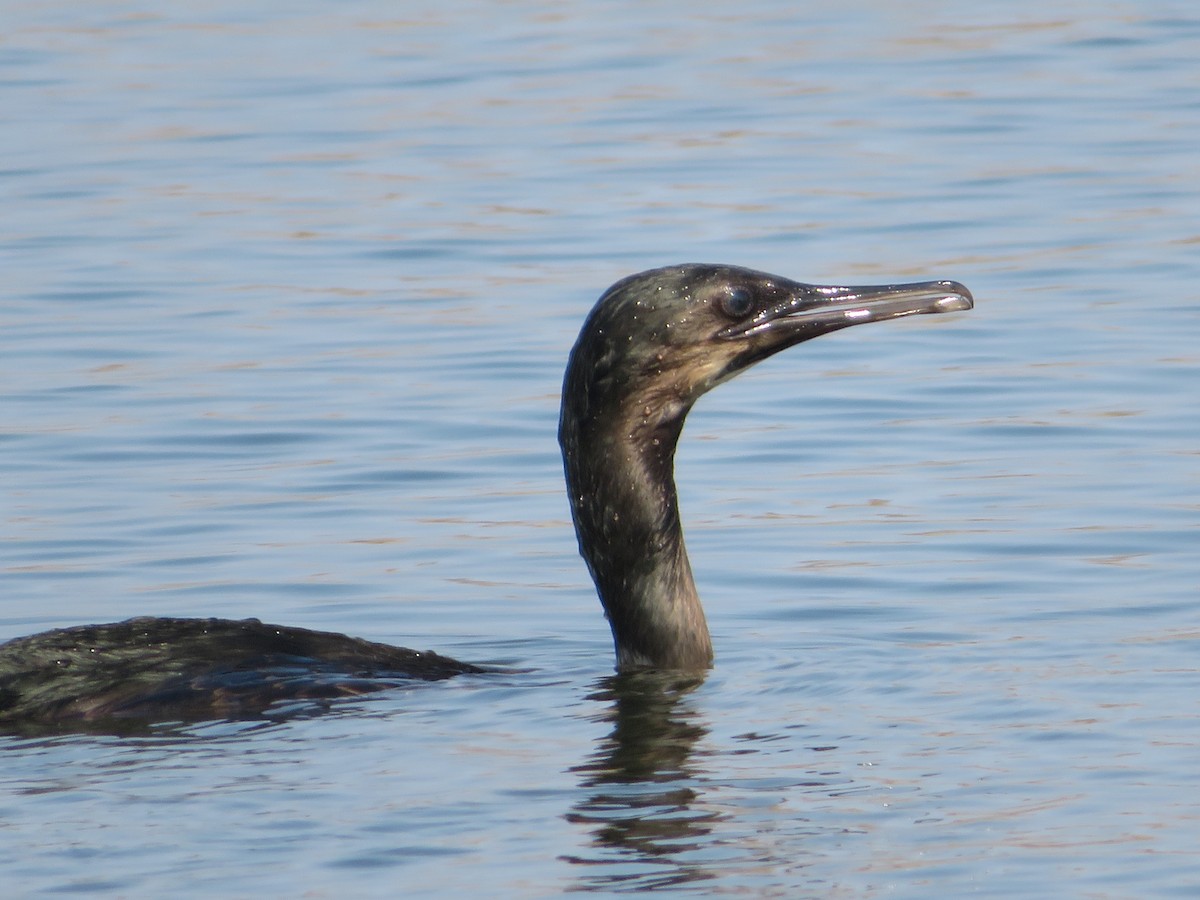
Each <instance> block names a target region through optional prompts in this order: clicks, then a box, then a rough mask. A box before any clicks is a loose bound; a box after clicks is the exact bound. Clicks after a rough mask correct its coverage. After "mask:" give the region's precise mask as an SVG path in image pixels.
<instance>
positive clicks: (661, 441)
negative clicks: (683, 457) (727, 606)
mask: <svg viewBox="0 0 1200 900" xmlns="http://www.w3.org/2000/svg"><path fill="white" fill-rule="evenodd" d="M577 396H578V395H577ZM604 406H605V405H604V404H600V405H599V406H596V405H591V406H590V407H589V408H588V409H587V410H580V409H578V408H576V407H575V406H574V405H573V404H572V403H571V398H570V396H569V395H568V396H567V398H566V399H565V400H564V404H563V418H562V423H561V428H560V440H561V442H562V446H563V460H564V465H565V469H566V476H567V488H568V493H569V495H570V499H571V511H572V514H573V516H574V520H575V530H576V534H577V535H578V537H579V549H580V553H581V554H582V555H583V557H584V559H585V560H586V561H587V564H588V568H589V569H590V570H591V573H592V578H593V580H594V581H595V582H596V588H597V591H598V592H599V595H600V602H601V603H602V604H603V605H604V610H605V613H606V615H607V617H608V621H609V624H610V625H611V626H612V632H613V640H614V643H615V645H616V652H617V667H618V669H621V670H626V669H632V668H637V667H640V666H653V667H657V668H671V669H686V670H699V669H706V668H708V667H709V666H710V665H711V664H712V642H711V640H710V638H709V634H708V624H707V622H706V621H705V618H704V609H703V607H702V606H701V604H700V598H699V595H698V594H697V593H696V584H695V581H694V580H693V578H692V568H691V564H690V563H689V562H688V556H687V550H686V548H685V547H684V541H683V529H682V528H681V526H680V520H679V502H678V498H677V494H676V490H675V479H674V460H675V446H676V444H677V443H678V440H679V434H680V431H681V430H682V428H683V418H684V415H685V414H686V409H685V410H682V411H679V412H677V414H671V415H666V416H662V415H651V414H650V413H651V410H652V407H651V405H649V404H641V403H625V404H621V405H619V406H617V407H615V408H614V407H609V408H608V410H605V409H604ZM631 410H632V412H630V411H631ZM657 412H660V413H661V410H657Z"/></svg>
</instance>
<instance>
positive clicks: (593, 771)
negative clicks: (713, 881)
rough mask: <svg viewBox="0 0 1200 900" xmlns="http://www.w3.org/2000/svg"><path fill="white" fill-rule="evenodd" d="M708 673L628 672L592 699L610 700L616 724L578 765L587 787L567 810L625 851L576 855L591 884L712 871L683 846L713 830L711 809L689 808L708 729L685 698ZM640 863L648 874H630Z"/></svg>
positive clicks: (675, 879)
mask: <svg viewBox="0 0 1200 900" xmlns="http://www.w3.org/2000/svg"><path fill="white" fill-rule="evenodd" d="M702 681H703V675H701V674H696V675H684V674H680V673H678V672H676V673H670V672H662V671H650V670H643V671H640V672H628V673H622V674H619V675H612V676H609V677H607V678H604V679H601V681H600V683H599V687H598V690H597V691H596V692H594V693H593V694H592V695H591V696H590V697H589V698H588V699H589V700H593V701H598V702H600V703H603V704H604V705H605V707H606V708H605V713H606V716H607V718H608V719H610V720H611V721H612V731H611V732H610V733H609V734H608V735H606V736H605V737H604V738H602V739H601V740H600V741H599V742H598V744H597V746H596V750H595V752H594V753H593V754H592V755H591V758H590V759H589V760H588V761H587V762H585V763H584V764H583V765H581V766H579V767H577V768H576V769H574V771H575V772H576V773H577V774H578V775H579V776H580V779H581V783H582V785H583V787H584V788H587V789H590V790H589V791H587V795H586V796H585V797H583V798H581V799H580V800H579V802H578V803H576V804H575V807H574V809H572V811H571V813H570V815H569V817H568V818H569V819H570V821H571V822H573V823H582V824H583V825H585V827H588V828H589V829H590V830H591V834H592V838H593V842H594V844H595V845H596V846H597V847H600V848H613V849H615V850H617V851H619V852H618V855H617V856H615V857H610V856H608V855H607V854H605V855H603V856H596V857H593V858H587V857H586V856H584V857H580V858H579V861H580V862H583V863H586V864H587V865H586V868H585V869H583V870H581V878H583V879H584V881H585V883H586V884H587V886H589V887H591V888H593V889H596V888H608V887H618V888H620V889H621V890H625V891H628V890H630V889H631V888H632V887H634V886H636V887H646V888H652V887H655V886H663V885H666V884H676V885H677V884H682V883H685V882H690V881H695V880H699V879H705V878H711V877H712V873H711V872H709V871H706V870H705V869H704V868H702V867H701V866H700V865H698V864H697V863H696V862H695V859H694V857H693V856H692V854H689V853H687V852H686V851H687V850H688V849H689V848H694V847H696V846H699V845H700V844H701V843H703V842H704V841H705V836H706V835H707V834H708V833H709V831H710V829H711V824H710V821H709V820H710V818H711V815H712V814H711V813H707V812H703V811H699V812H694V811H693V807H694V806H695V805H696V803H697V801H698V800H699V797H700V794H699V791H700V790H701V787H700V785H701V781H700V780H699V779H697V778H695V777H694V776H693V772H692V771H691V770H692V765H691V764H690V763H689V760H690V759H691V756H692V751H693V748H694V747H695V745H696V742H697V741H698V740H699V739H700V738H702V737H703V736H704V735H705V734H706V733H707V729H706V728H705V727H704V726H703V725H701V724H699V723H698V722H697V721H696V720H697V718H698V716H697V714H696V712H695V710H694V709H693V708H692V707H691V706H690V704H687V703H681V702H680V701H681V700H682V699H683V698H684V697H685V696H686V694H687V693H688V692H689V691H691V690H692V689H693V688H695V687H696V686H697V685H699V684H700V683H701V682H702ZM701 805H702V801H701ZM610 863H615V864H616V867H617V870H616V871H614V870H613V869H612V868H611V866H610V865H609V864H610ZM637 863H642V864H644V865H645V867H646V868H645V872H646V873H648V874H647V876H646V877H645V878H640V879H639V878H638V877H637V876H636V875H634V876H633V880H632V882H631V874H630V873H631V869H630V865H631V864H637ZM633 871H636V869H635V870H633Z"/></svg>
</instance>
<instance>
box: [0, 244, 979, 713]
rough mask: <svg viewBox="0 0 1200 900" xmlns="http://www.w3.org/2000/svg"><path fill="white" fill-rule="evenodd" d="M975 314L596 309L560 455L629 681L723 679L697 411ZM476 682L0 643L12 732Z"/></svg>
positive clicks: (820, 306)
mask: <svg viewBox="0 0 1200 900" xmlns="http://www.w3.org/2000/svg"><path fill="white" fill-rule="evenodd" d="M972 305H973V300H972V297H971V294H970V292H969V291H968V290H967V289H966V288H965V287H963V286H962V285H961V284H958V283H957V282H952V281H931V282H922V283H919V284H904V285H883V286H872V287H842V286H818V285H809V284H803V283H800V282H794V281H790V280H788V279H786V278H780V277H778V276H774V275H768V274H766V273H763V272H757V271H754V270H751V269H744V268H740V267H736V266H719V265H704V264H688V265H680V266H670V267H666V268H661V269H653V270H650V271H648V272H642V273H640V274H637V275H632V276H630V277H628V278H625V279H622V280H621V281H618V282H617V283H616V284H614V285H613V286H612V287H611V288H609V290H608V291H606V292H605V293H604V295H603V296H601V298H600V300H599V301H598V302H597V303H596V305H595V307H594V308H593V309H592V311H591V313H590V314H589V316H588V318H587V320H586V321H585V322H584V325H583V328H582V329H581V331H580V333H579V338H578V340H577V341H576V343H575V346H574V348H573V349H572V351H571V354H570V359H569V362H568V365H567V371H566V375H565V377H564V381H563V392H562V408H561V416H560V420H559V442H560V444H561V447H562V454H563V464H564V470H565V475H566V482H567V493H568V498H569V501H570V505H571V513H572V518H573V520H574V523H575V529H576V534H577V536H578V539H579V549H580V553H581V555H582V556H583V558H584V560H585V561H586V563H587V566H588V569H589V571H590V572H591V575H592V578H593V580H594V582H595V584H596V589H597V593H598V595H599V598H600V601H601V603H602V605H603V607H604V611H605V614H606V616H607V617H608V621H609V625H610V626H611V628H612V633H613V640H614V645H615V649H616V659H617V667H618V669H621V670H629V669H636V668H642V667H654V668H660V669H675V670H682V671H690V672H697V671H703V670H705V669H707V668H708V667H709V666H710V665H711V664H712V660H713V649H712V641H711V639H710V637H709V631H708V625H707V623H706V621H705V616H704V609H703V607H702V606H701V604H700V598H699V595H698V593H697V591H696V585H695V582H694V580H693V578H692V570H691V565H690V563H689V561H688V555H687V550H686V548H685V546H684V540H683V529H682V526H681V522H680V516H679V504H678V498H677V493H676V489H675V479H674V459H675V448H676V444H677V443H678V441H679V436H680V433H681V431H682V429H683V423H684V419H685V418H686V416H687V413H688V411H689V410H690V409H691V408H692V405H693V404H694V403H695V402H696V400H697V399H698V398H699V397H700V396H702V395H703V394H704V393H705V392H707V391H709V390H711V389H712V388H713V387H715V386H716V385H718V384H720V383H721V382H723V381H725V380H727V379H729V378H732V377H734V376H735V375H737V374H738V373H739V372H741V371H743V370H744V369H746V368H748V367H749V366H751V365H753V364H754V363H756V362H759V361H761V360H763V359H766V358H767V357H769V356H772V355H773V354H775V353H778V352H779V351H781V350H784V349H786V348H788V347H792V346H795V345H796V344H799V343H802V342H803V341H806V340H810V339H811V338H814V337H818V336H819V335H822V334H827V333H829V332H832V331H837V330H839V329H842V328H847V327H849V326H851V325H856V324H861V323H863V322H871V321H881V320H884V319H890V318H898V317H900V316H907V315H916V314H930V313H942V312H950V311H955V310H964V309H970V308H971V307H972ZM481 671H483V670H482V669H480V668H479V667H476V666H473V665H470V664H468V663H460V662H457V661H456V660H452V659H448V658H447V657H442V656H438V655H437V654H432V653H418V652H416V651H412V650H406V649H403V648H396V647H390V646H388V645H384V644H376V643H371V642H368V641H362V640H359V639H357V638H350V637H346V636H345V635H341V634H332V633H328V632H316V631H309V630H307V629H300V628H289V627H286V626H278V625H265V624H263V623H261V622H258V621H257V620H255V619H248V620H241V621H234V620H227V619H174V618H154V617H145V618H137V619H130V620H128V621H125V622H118V623H113V624H108V625H89V626H80V627H76V628H66V629H59V630H55V631H48V632H44V633H42V634H38V635H33V636H31V637H26V638H18V639H16V640H13V641H10V642H8V643H7V644H4V645H0V728H13V727H16V726H18V725H19V724H20V723H28V722H42V723H64V722H66V723H70V722H95V721H106V720H110V719H121V718H139V719H153V720H156V721H157V720H163V719H191V720H198V719H204V718H214V717H216V718H240V717H244V716H247V715H253V714H256V713H258V712H261V711H262V710H264V709H266V708H267V707H268V706H269V705H271V704H272V703H275V702H276V701H279V700H282V699H296V698H314V697H331V696H340V695H345V694H359V693H363V692H365V691H368V690H377V689H379V688H382V687H386V686H389V685H391V684H394V683H396V681H397V680H398V679H410V678H417V679H425V680H435V679H440V678H447V677H450V676H452V675H457V674H465V673H470V672H481Z"/></svg>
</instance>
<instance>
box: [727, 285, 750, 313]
mask: <svg viewBox="0 0 1200 900" xmlns="http://www.w3.org/2000/svg"><path fill="white" fill-rule="evenodd" d="M753 308H754V297H753V296H751V294H750V292H749V291H748V290H746V289H745V288H732V289H731V290H730V291H729V292H728V293H727V294H723V295H722V296H721V312H723V313H725V315H727V316H729V318H731V319H741V318H743V317H745V316H746V314H747V313H749V312H750V310H751V309H753Z"/></svg>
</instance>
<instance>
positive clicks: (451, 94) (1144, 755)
mask: <svg viewBox="0 0 1200 900" xmlns="http://www.w3.org/2000/svg"><path fill="white" fill-rule="evenodd" d="M443 7H444V5H443ZM443 7H439V6H436V5H434V4H425V5H411V4H410V5H408V6H405V7H403V8H402V9H398V8H397V7H395V5H394V4H384V3H376V2H368V0H361V2H350V3H341V4H337V5H334V6H330V5H328V4H317V3H304V2H300V3H293V4H288V5H287V6H286V8H285V7H282V6H276V7H273V8H269V7H267V6H266V5H260V6H253V5H252V6H250V7H246V6H245V4H233V3H208V4H203V5H201V6H194V5H192V6H188V5H183V4H167V5H166V6H165V7H161V8H155V9H150V8H143V7H138V6H135V5H131V4H125V3H93V4H89V5H88V6H86V7H81V6H79V5H78V4H54V3H39V4H32V3H18V2H10V3H8V4H7V5H6V8H5V34H4V37H3V40H2V42H0V99H2V103H3V109H4V110H5V122H6V125H5V129H4V137H3V148H4V149H3V156H2V159H3V162H2V164H0V169H2V171H0V184H2V186H3V187H2V189H3V192H4V198H5V199H4V207H5V216H4V222H3V225H2V226H0V228H2V231H3V241H2V243H0V254H2V270H3V272H4V289H3V295H2V300H0V302H2V307H0V316H2V321H3V328H2V330H0V335H2V337H0V351H2V352H0V392H2V397H0V408H2V410H3V416H2V420H3V429H2V432H0V436H2V439H3V443H2V445H0V446H2V447H3V453H4V468H5V472H6V478H5V482H4V501H3V502H4V506H3V522H4V531H5V542H4V544H3V551H2V553H3V560H2V563H0V564H2V565H3V571H4V588H3V600H0V637H10V636H17V635H20V634H28V633H31V632H34V631H37V630H41V629H44V628H49V627H54V626H60V625H67V624H72V623H79V622H94V621H107V620H114V619H119V618H125V617H128V616H133V615H140V614H175V615H218V616H234V617H237V616H245V615H255V616H258V617H260V618H262V619H264V620H267V621H279V622H285V623H288V624H293V625H301V626H308V627H315V628H323V629H331V630H338V631H347V632H351V633H354V634H358V635H362V636H364V637H369V638H373V639H377V640H385V641H394V642H397V643H402V644H405V645H408V646H416V647H421V648H424V647H429V648H436V649H438V650H440V651H442V652H445V653H448V654H451V655H454V656H458V657H460V658H465V659H469V660H471V661H475V662H481V663H489V664H492V665H496V666H499V667H502V672H501V673H500V674H496V675H493V676H488V677H484V678H462V679H456V680H454V681H451V682H446V683H442V684H437V685H420V686H417V687H414V688H412V689H411V690H399V691H395V692H391V693H388V694H385V695H380V696H377V697H374V698H371V699H368V700H362V701H357V702H354V703H348V704H345V705H342V706H338V707H336V708H335V709H333V710H331V711H329V712H328V713H327V714H325V715H312V714H311V712H312V711H304V712H303V714H300V715H296V716H288V715H284V714H282V713H281V714H280V715H279V716H278V717H276V718H275V719H274V720H269V721H266V722H261V723H237V724H230V723H212V724H205V725H199V726H193V727H190V728H184V729H164V730H163V731H162V732H161V733H158V734H150V735H146V736H143V737H126V738H115V737H105V736H70V737H61V738H56V739H44V738H43V739H18V738H7V739H4V740H3V744H2V745H0V753H2V754H3V760H4V764H3V767H2V770H0V771H2V774H0V883H3V884H4V885H5V893H6V895H7V896H23V895H24V896H28V895H41V894H45V893H81V894H91V895H100V896H104V895H112V896H117V895H119V896H146V897H150V896H162V895H164V894H170V895H171V896H211V895H213V894H217V893H219V894H222V895H226V896H248V895H257V896H279V897H285V896H297V895H301V894H305V895H309V896H338V897H342V896H355V897H373V896H395V895H397V894H405V895H408V894H411V895H446V896H454V895H459V896H461V895H463V894H464V893H468V892H470V893H477V892H478V890H479V886H480V885H486V886H487V890H488V892H489V893H490V894H492V895H496V896H511V897H543V896H557V895H559V894H561V893H563V892H566V891H579V890H582V891H599V892H604V893H615V892H621V891H629V890H636V889H648V888H652V887H662V888H671V889H674V890H675V891H677V892H681V893H689V894H698V895H700V894H703V895H707V894H751V895H758V896H787V897H796V896H814V897H838V896H844V897H860V896H884V895H887V896H901V897H927V896H930V895H931V894H933V893H934V892H939V893H942V894H944V895H948V896H957V895H962V894H965V893H968V892H969V893H973V894H977V895H982V896H1004V897H1011V896H1022V895H1024V896H1046V895H1050V894H1053V895H1055V896H1059V895H1067V896H1096V897H1147V896H1193V895H1194V894H1195V892H1196V890H1197V888H1198V886H1200V863H1197V861H1196V853H1195V848H1196V845H1197V839H1198V838H1200V826H1198V824H1197V823H1198V818H1200V801H1198V800H1197V798H1198V797H1200V778H1198V777H1197V769H1196V765H1195V759H1196V752H1197V749H1198V747H1200V709H1198V708H1197V697H1198V696H1200V664H1198V662H1197V647H1198V643H1200V625H1198V619H1197V612H1198V610H1200V602H1198V600H1200V598H1198V597H1197V586H1198V581H1200V579H1198V578H1197V575H1198V574H1200V565H1198V564H1197V561H1196V553H1195V545H1196V539H1197V537H1198V525H1200V502H1198V500H1197V490H1196V489H1197V486H1198V485H1200V455H1198V451H1197V447H1200V415H1197V412H1198V403H1197V400H1196V397H1197V393H1196V387H1195V386H1196V384H1197V376H1198V375H1200V372H1198V370H1200V353H1198V352H1197V349H1196V348H1197V346H1200V344H1198V343H1197V338H1198V337H1200V304H1198V303H1197V298H1198V292H1197V287H1196V285H1197V283H1198V276H1200V264H1198V256H1197V249H1198V247H1200V227H1198V225H1197V223H1198V222H1200V187H1198V185H1200V157H1198V156H1197V154H1196V147H1197V146H1198V145H1200V102H1198V101H1197V99H1196V97H1197V89H1198V88H1200V63H1198V62H1197V60H1198V59H1200V52H1198V51H1200V19H1197V18H1196V15H1195V11H1194V9H1193V8H1192V7H1191V5H1190V4H1185V3H1172V2H1146V3H1132V2H1091V3H1083V2H1060V3H1055V4H1049V5H1047V4H1045V3H1036V4H1035V3H1032V2H1027V0H1018V2H1014V3H1007V4H1002V5H999V6H998V5H996V4H982V3H979V4H973V3H957V4H954V3H934V2H918V3H908V4H904V5H903V7H902V9H901V7H898V6H895V5H894V4H885V3H870V2H866V3H858V4H849V5H843V8H839V9H838V10H833V9H827V10H823V11H820V12H817V11H813V12H804V11H800V12H797V11H796V10H795V9H794V8H793V5H791V4H782V3H771V2H751V3H748V4H747V3H741V4H737V5H736V6H734V5H727V6H718V7H711V6H710V7H705V11H704V12H697V11H696V8H695V7H694V5H693V6H684V5H681V4H669V3H668V4H618V5H613V4H604V5H602V6H601V5H585V4H566V5H563V4H538V3H508V4H482V3H480V4H460V5H458V6H453V5H452V6H451V7H448V8H443ZM686 260H708V261H727V262H736V263H740V264H743V265H750V266H755V267H758V268H763V269H767V270H768V271H776V272H779V273H780V274H783V275H789V276H792V277H796V278H800V279H803V280H811V281H854V282H863V281H890V280H914V279H918V278H934V277H938V278H957V279H959V280H962V281H964V282H965V283H966V284H968V285H969V286H970V287H971V289H972V290H973V291H974V292H975V295H976V297H977V299H978V305H977V308H976V309H975V310H974V311H973V312H971V313H968V314H962V315H956V316H946V317H937V318H932V319H930V318H926V319H920V320H906V321H903V322H895V323H889V324H886V325H880V326H870V327H866V328H861V329H854V330H852V331H850V332H846V333H842V334H839V335H835V336H832V337H829V338H824V339H822V340H820V341H817V342H815V343H813V344H811V345H807V346H806V347H805V348H803V349H801V350H797V351H794V352H793V353H791V354H785V355H784V356H782V357H780V358H778V359H775V360H772V361H771V362H769V363H767V364H765V365H764V366H762V367H761V368H759V369H756V370H755V371H754V372H752V373H750V374H748V375H746V376H744V377H743V378H741V379H739V380H738V381H737V382H734V383H732V384H730V385H728V386H726V387H722V388H721V389H720V390H718V391H717V392H715V393H714V394H713V395H711V396H710V397H707V398H705V400H704V401H702V403H701V404H700V406H699V407H698V408H697V410H696V411H695V413H694V414H693V417H692V418H691V420H690V421H689V424H688V428H687V430H686V432H685V436H684V442H683V446H682V448H681V452H680V459H679V478H680V483H681V492H682V503H683V509H684V515H685V519H686V521H687V526H688V539H689V544H690V547H691V550H692V556H693V561H694V563H695V568H696V571H697V578H698V581H699V583H700V587H701V593H702V594H703V596H704V598H705V602H706V605H707V608H708V611H709V617H710V621H711V624H712V627H713V632H714V639H715V642H716V646H717V654H718V660H717V668H716V669H715V670H714V671H713V673H712V674H711V676H710V677H709V678H708V679H707V680H706V681H705V682H704V683H703V684H702V685H699V686H690V687H689V686H679V685H674V684H662V683H654V681H653V680H652V679H651V680H650V682H649V683H634V684H625V683H620V682H618V683H614V682H613V681H612V680H611V678H610V677H609V676H610V672H611V647H610V642H609V638H608V634H607V629H606V627H605V625H604V622H603V620H602V618H601V616H600V612H599V608H598V605H597V603H596V601H595V598H594V595H593V593H592V589H591V586H590V584H589V583H588V582H587V579H586V574H585V571H584V569H583V566H582V564H581V563H580V561H579V560H578V557H577V555H576V551H575V546H574V538H573V535H572V533H571V529H570V523H569V521H568V517H567V510H566V504H565V501H564V499H563V497H562V488H561V474H560V468H559V462H558V457H557V448H556V446H555V443H554V430H555V422H556V416H557V396H558V389H559V379H560V377H561V370H562V366H563V363H564V360H565V355H566V352H567V349H568V348H569V346H570V344H571V342H572V341H573V339H574V336H575V332H576V330H577V328H578V325H579V323H580V321H581V320H582V317H583V315H584V314H585V313H586V311H587V309H588V308H589V307H590V305H591V303H592V302H593V301H594V299H595V297H596V296H597V295H598V294H599V293H600V291H601V290H602V289H603V288H604V287H606V286H607V285H608V284H609V283H611V282H612V281H613V280H615V279H616V278H617V277H620V276H622V275H624V274H626V273H628V272H632V271H636V270H638V269H641V268H647V267H650V266H654V265H660V264H664V263H669V262H679V261H686ZM284 712H286V711H284Z"/></svg>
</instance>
